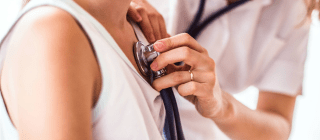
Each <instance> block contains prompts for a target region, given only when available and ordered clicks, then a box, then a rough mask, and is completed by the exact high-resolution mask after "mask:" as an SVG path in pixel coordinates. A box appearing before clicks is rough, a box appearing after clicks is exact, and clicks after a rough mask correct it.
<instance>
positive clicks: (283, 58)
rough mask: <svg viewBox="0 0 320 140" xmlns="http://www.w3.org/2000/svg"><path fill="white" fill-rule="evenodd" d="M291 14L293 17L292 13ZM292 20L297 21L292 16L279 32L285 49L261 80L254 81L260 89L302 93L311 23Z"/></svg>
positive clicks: (291, 94)
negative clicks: (298, 22)
mask: <svg viewBox="0 0 320 140" xmlns="http://www.w3.org/2000/svg"><path fill="white" fill-rule="evenodd" d="M303 6H304V5H303ZM293 9H294V8H293ZM293 15H295V14H293ZM290 16H291V17H292V15H290ZM284 18H286V17H284ZM290 20H291V21H295V20H292V19H290V18H288V19H286V20H285V21H284V22H283V23H282V27H281V28H280V29H279V33H278V37H279V38H280V39H281V40H283V41H284V46H283V49H282V50H281V52H280V54H279V55H278V56H277V57H276V58H275V59H274V60H273V61H272V63H271V64H270V65H268V67H267V68H266V69H265V71H264V72H263V73H261V75H260V76H259V80H258V81H256V82H255V83H254V86H255V87H257V88H258V89H259V90H263V91H271V92H276V93H281V94H285V95H289V96H296V95H297V94H301V92H300V91H301V90H302V82H303V76H304V64H305V60H306V55H307V45H308V37H309V24H304V25H303V26H300V27H299V26H297V24H292V23H291V25H290V23H289V22H290ZM299 21H301V20H299ZM294 23H297V22H294Z"/></svg>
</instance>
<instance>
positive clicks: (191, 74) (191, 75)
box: [189, 70, 193, 81]
mask: <svg viewBox="0 0 320 140" xmlns="http://www.w3.org/2000/svg"><path fill="white" fill-rule="evenodd" d="M189 73H190V77H191V78H190V79H191V81H193V73H192V71H191V70H189Z"/></svg>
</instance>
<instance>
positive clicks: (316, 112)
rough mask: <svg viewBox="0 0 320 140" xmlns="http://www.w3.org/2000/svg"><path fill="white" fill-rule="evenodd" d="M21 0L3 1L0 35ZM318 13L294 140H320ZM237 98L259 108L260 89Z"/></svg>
mask: <svg viewBox="0 0 320 140" xmlns="http://www.w3.org/2000/svg"><path fill="white" fill-rule="evenodd" d="M21 1H22V0H0V38H2V37H3V36H4V34H5V32H6V31H7V30H8V27H9V25H10V24H11V23H12V22H13V20H14V19H15V17H16V15H17V13H18V12H19V9H20V6H21ZM316 14H317V13H315V14H314V15H313V16H314V20H313V23H312V25H311V30H310V39H309V46H308V47H309V48H308V57H307V61H306V67H305V78H304V86H303V95H302V96H300V97H298V100H297V104H296V107H295V115H294V120H293V128H292V133H291V137H290V140H320V21H319V20H315V19H316V18H315V17H316V16H317V15H316ZM235 97H236V98H237V99H238V100H239V101H241V102H242V103H244V104H245V105H246V106H248V107H249V108H251V109H255V108H256V103H257V98H258V90H257V89H256V88H254V87H249V88H248V89H247V90H245V91H243V92H241V93H239V94H237V95H235ZM0 119H1V118H0ZM0 135H1V134H0ZM0 137H1V136H0Z"/></svg>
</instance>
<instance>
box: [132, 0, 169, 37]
mask: <svg viewBox="0 0 320 140" xmlns="http://www.w3.org/2000/svg"><path fill="white" fill-rule="evenodd" d="M127 15H128V16H129V17H130V18H131V19H132V20H133V21H134V22H137V23H138V24H139V26H140V28H141V30H142V32H143V34H144V35H145V36H146V38H147V40H148V42H150V43H153V42H155V41H156V40H159V39H162V38H165V37H168V34H167V30H166V25H165V22H164V19H163V17H162V15H161V14H160V13H159V12H158V11H157V10H156V9H155V8H154V7H152V6H151V5H150V4H149V3H148V2H147V1H146V0H132V2H131V3H130V7H129V10H128V13H127Z"/></svg>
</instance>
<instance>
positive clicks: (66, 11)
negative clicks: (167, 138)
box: [0, 0, 165, 140]
mask: <svg viewBox="0 0 320 140" xmlns="http://www.w3.org/2000/svg"><path fill="white" fill-rule="evenodd" d="M130 2H131V0H73V1H72V0H32V1H30V2H29V3H28V4H27V5H26V6H25V7H24V9H23V10H22V14H21V17H20V18H19V19H17V20H16V24H14V25H12V28H11V30H10V31H9V32H8V33H7V35H6V37H5V38H4V39H3V40H2V42H1V44H0V47H1V55H0V56H1V58H0V60H1V61H0V63H1V65H0V66H1V67H0V69H1V70H2V72H1V95H2V96H0V97H2V98H0V109H1V110H0V111H1V114H0V115H1V116H0V117H1V121H2V122H1V123H0V126H1V128H2V131H3V136H2V138H1V140H17V139H28V140H44V139H45V140H80V139H85V140H90V139H99V140H102V139H107V140H110V139H114V140H121V139H139V140H142V139H152V140H158V139H163V137H162V130H163V125H164V117H165V115H164V108H163V104H162V100H161V98H160V97H159V92H157V91H156V90H154V89H153V88H152V87H151V86H150V85H149V83H148V82H147V80H145V79H146V77H143V76H142V75H141V74H140V73H139V71H138V69H137V66H136V63H135V61H134V57H133V53H132V46H133V45H134V44H135V43H136V42H137V41H138V40H141V41H143V42H144V43H148V42H147V41H146V39H145V38H144V36H143V35H142V32H141V31H140V29H139V28H137V26H136V25H133V24H130V22H129V21H128V20H127V17H126V14H127V10H128V8H129V4H130Z"/></svg>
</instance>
